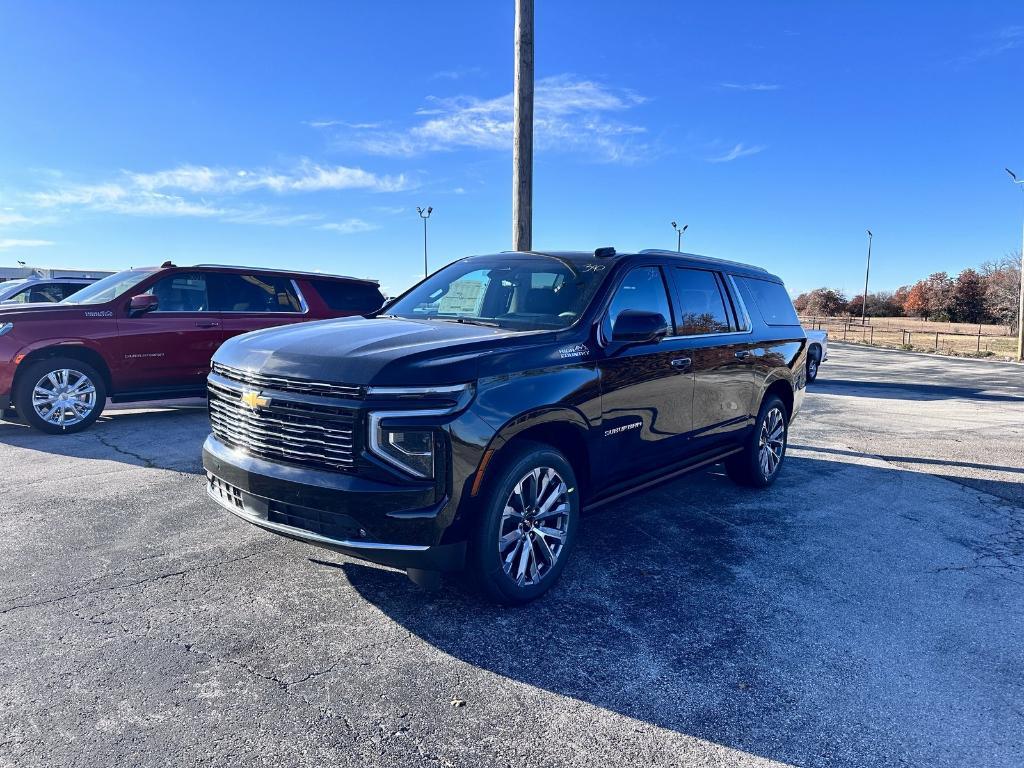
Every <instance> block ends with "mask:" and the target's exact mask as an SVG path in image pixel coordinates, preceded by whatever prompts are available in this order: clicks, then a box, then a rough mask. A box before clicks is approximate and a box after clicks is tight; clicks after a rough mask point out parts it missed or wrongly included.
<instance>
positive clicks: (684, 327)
mask: <svg viewBox="0 0 1024 768" xmlns="http://www.w3.org/2000/svg"><path fill="white" fill-rule="evenodd" d="M668 271H669V274H670V276H671V284H672V287H673V290H674V294H675V306H676V318H677V320H676V333H677V334H678V337H679V339H680V343H681V344H682V345H683V346H684V348H685V350H686V354H687V356H688V357H689V358H690V359H691V361H692V367H693V377H694V382H693V424H692V433H691V438H692V443H693V450H694V451H700V450H703V449H706V448H711V447H713V446H714V445H715V444H717V443H724V442H730V441H735V440H738V439H739V438H740V437H741V435H742V434H743V431H744V430H745V429H746V427H748V426H749V425H750V424H751V418H752V416H753V414H752V413H751V408H752V402H753V398H754V375H753V368H752V365H751V362H752V360H751V357H752V354H753V353H752V351H751V349H750V331H749V323H746V324H745V323H744V320H743V319H742V318H741V317H739V316H737V314H736V312H735V311H734V308H733V304H732V301H731V300H730V297H729V292H728V290H727V289H726V278H725V276H724V275H722V274H721V273H720V272H717V271H714V270H708V269H697V268H691V267H676V266H673V267H670V268H669V270H668ZM744 324H745V325H746V328H744Z"/></svg>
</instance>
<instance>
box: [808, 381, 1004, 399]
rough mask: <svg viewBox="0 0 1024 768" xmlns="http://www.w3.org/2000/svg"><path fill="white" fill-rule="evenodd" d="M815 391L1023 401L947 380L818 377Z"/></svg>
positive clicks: (886, 397)
mask: <svg viewBox="0 0 1024 768" xmlns="http://www.w3.org/2000/svg"><path fill="white" fill-rule="evenodd" d="M811 387H812V391H813V392H814V393H816V394H825V395H844V396H846V397H857V396H860V397H877V398H884V399H889V400H918V401H921V400H954V399H959V400H979V401H983V402H994V403H1024V397H1021V396H1019V395H1010V394H1003V393H999V392H987V391H986V388H985V387H964V386H950V385H947V384H918V383H913V384H908V383H905V382H887V381H861V380H854V379H831V378H824V377H822V378H819V379H818V380H817V381H815V382H814V384H812V385H811Z"/></svg>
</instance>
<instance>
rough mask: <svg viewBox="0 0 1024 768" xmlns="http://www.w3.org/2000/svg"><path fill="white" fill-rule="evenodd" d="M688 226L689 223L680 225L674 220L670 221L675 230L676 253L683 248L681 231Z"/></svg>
mask: <svg viewBox="0 0 1024 768" xmlns="http://www.w3.org/2000/svg"><path fill="white" fill-rule="evenodd" d="M689 228H690V225H689V224H683V226H682V227H680V226H679V225H678V224H676V223H675V222H674V221H673V222H672V229H674V230H675V231H676V253H680V252H681V251H682V250H683V232H685V231H686V230H687V229H689Z"/></svg>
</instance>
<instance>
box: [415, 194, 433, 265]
mask: <svg viewBox="0 0 1024 768" xmlns="http://www.w3.org/2000/svg"><path fill="white" fill-rule="evenodd" d="M433 212H434V209H433V208H432V207H430V206H429V205H428V206H427V210H425V211H424V210H423V209H422V208H420V207H419V206H418V205H417V206H416V213H418V214H419V215H420V218H421V219H423V276H424V277H426V276H427V275H429V274H430V270H429V269H427V219H429V218H430V214H432V213H433Z"/></svg>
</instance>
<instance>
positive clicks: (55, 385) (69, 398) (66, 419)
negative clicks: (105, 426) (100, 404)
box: [32, 368, 96, 427]
mask: <svg viewBox="0 0 1024 768" xmlns="http://www.w3.org/2000/svg"><path fill="white" fill-rule="evenodd" d="M95 407H96V385H95V384H93V383H92V380H91V379H90V378H89V377H88V376H86V375H85V374H84V373H82V372H81V371H75V370H72V369H70V368H58V369H57V370H55V371H50V372H49V373H47V374H46V375H45V376H43V378H41V379H40V380H39V381H37V382H36V385H35V386H34V387H33V388H32V408H33V410H35V412H36V415H37V416H39V418H40V419H42V420H43V421H45V422H47V423H49V424H54V425H56V426H59V427H70V426H73V425H75V424H78V423H79V422H80V421H83V420H84V419H86V418H88V416H89V414H90V413H92V411H93V409H94V408H95Z"/></svg>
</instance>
